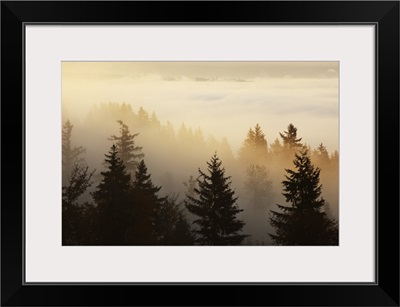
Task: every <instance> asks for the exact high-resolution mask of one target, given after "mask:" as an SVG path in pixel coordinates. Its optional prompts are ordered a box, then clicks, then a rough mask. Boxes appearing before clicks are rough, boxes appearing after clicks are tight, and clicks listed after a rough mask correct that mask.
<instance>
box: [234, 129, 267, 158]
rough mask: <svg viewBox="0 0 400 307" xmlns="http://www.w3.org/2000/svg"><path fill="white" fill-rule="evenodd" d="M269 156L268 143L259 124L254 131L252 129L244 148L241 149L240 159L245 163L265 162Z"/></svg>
mask: <svg viewBox="0 0 400 307" xmlns="http://www.w3.org/2000/svg"><path fill="white" fill-rule="evenodd" d="M267 155H268V143H267V140H266V139H265V134H264V133H263V132H262V130H261V127H260V125H259V124H256V126H255V127H254V130H253V129H252V128H250V130H249V132H248V133H247V137H246V139H245V140H244V143H243V145H242V147H241V148H240V149H239V158H240V160H242V162H244V163H246V164H247V163H257V162H264V161H265V159H266V157H267Z"/></svg>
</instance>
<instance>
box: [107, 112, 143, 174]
mask: <svg viewBox="0 0 400 307" xmlns="http://www.w3.org/2000/svg"><path fill="white" fill-rule="evenodd" d="M117 122H118V124H119V125H120V129H119V132H120V135H119V136H116V135H112V136H111V137H110V138H109V139H110V140H111V141H115V144H116V147H117V151H118V156H119V157H120V158H121V160H122V161H123V163H124V165H125V168H126V171H127V172H128V173H129V174H131V175H133V174H134V173H135V171H136V168H137V166H138V164H139V162H138V160H139V159H142V158H143V157H144V154H143V153H141V150H142V147H139V146H135V137H136V136H138V135H139V133H136V134H131V133H130V131H129V127H128V126H127V125H126V124H124V123H123V121H121V120H118V121H117Z"/></svg>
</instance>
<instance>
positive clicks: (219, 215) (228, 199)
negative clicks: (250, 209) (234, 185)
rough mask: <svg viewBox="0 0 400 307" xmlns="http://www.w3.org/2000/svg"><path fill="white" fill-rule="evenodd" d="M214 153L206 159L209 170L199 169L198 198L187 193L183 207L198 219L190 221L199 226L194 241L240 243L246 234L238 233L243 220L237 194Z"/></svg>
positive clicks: (216, 243)
mask: <svg viewBox="0 0 400 307" xmlns="http://www.w3.org/2000/svg"><path fill="white" fill-rule="evenodd" d="M221 164H222V162H221V161H220V160H219V158H218V157H217V155H216V154H214V155H213V157H212V158H211V161H210V162H207V165H208V173H209V174H206V173H203V172H202V171H201V170H200V169H199V174H200V176H199V178H198V179H197V184H198V188H195V189H194V191H195V193H196V194H197V197H196V198H195V197H191V196H189V195H187V196H186V200H185V206H186V208H187V209H188V210H189V212H190V213H192V214H194V215H195V216H197V217H198V218H197V219H196V220H195V221H194V222H193V223H194V224H196V225H197V226H198V227H199V229H197V230H196V233H197V234H198V235H199V238H198V239H197V240H196V241H197V243H199V244H201V245H239V244H241V243H242V241H243V239H244V238H245V237H247V235H243V234H241V231H242V228H243V226H244V222H243V221H241V220H239V219H238V218H237V214H238V213H240V212H241V211H243V209H239V207H238V205H237V204H236V200H237V197H235V196H234V194H235V192H234V191H233V190H232V189H231V188H230V185H231V181H230V177H225V169H224V168H221Z"/></svg>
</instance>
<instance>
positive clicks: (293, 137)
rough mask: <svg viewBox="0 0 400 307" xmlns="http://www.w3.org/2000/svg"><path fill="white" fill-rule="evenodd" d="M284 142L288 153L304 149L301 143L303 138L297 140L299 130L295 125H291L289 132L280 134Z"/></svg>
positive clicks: (288, 128)
mask: <svg viewBox="0 0 400 307" xmlns="http://www.w3.org/2000/svg"><path fill="white" fill-rule="evenodd" d="M279 135H280V136H281V138H282V141H283V147H284V149H285V150H286V151H288V150H289V151H293V150H299V149H301V147H302V144H301V143H300V141H301V139H302V138H297V128H296V127H295V126H293V124H289V126H288V127H287V131H284V132H283V133H280V132H279Z"/></svg>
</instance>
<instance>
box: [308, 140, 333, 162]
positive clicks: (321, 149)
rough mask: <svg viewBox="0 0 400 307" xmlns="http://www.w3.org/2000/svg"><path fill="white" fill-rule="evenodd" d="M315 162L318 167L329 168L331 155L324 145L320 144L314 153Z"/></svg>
mask: <svg viewBox="0 0 400 307" xmlns="http://www.w3.org/2000/svg"><path fill="white" fill-rule="evenodd" d="M312 158H313V161H314V163H315V164H316V165H318V166H319V167H320V168H321V167H327V166H329V163H330V158H329V153H328V150H327V149H326V147H325V146H324V144H322V143H320V144H319V145H318V148H317V149H315V150H314V151H313V154H312Z"/></svg>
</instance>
